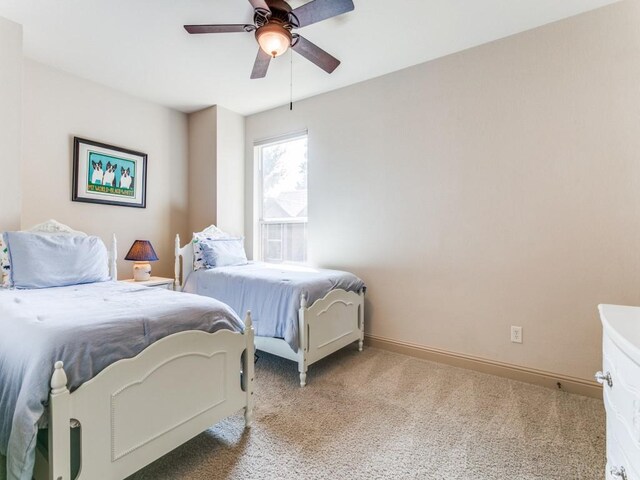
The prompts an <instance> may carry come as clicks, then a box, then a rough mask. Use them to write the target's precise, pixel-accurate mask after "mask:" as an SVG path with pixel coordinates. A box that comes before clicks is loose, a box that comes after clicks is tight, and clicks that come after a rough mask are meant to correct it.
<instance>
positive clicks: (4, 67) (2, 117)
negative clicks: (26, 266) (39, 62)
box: [0, 17, 22, 229]
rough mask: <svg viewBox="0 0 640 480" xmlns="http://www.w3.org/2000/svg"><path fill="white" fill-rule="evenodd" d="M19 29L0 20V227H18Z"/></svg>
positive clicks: (20, 64)
mask: <svg viewBox="0 0 640 480" xmlns="http://www.w3.org/2000/svg"><path fill="white" fill-rule="evenodd" d="M21 119H22V27H21V26H20V25H18V24H17V23H13V22H10V21H9V20H5V19H4V18H2V17H0V172H2V173H0V178H1V179H2V180H1V181H0V204H1V206H0V225H1V227H0V228H2V229H15V228H18V227H19V226H20V201H21V191H20V186H21V185H20V180H19V179H20V147H21V134H22V133H21V132H22V120H21Z"/></svg>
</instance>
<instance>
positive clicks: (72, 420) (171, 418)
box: [0, 222, 254, 480]
mask: <svg viewBox="0 0 640 480" xmlns="http://www.w3.org/2000/svg"><path fill="white" fill-rule="evenodd" d="M36 231H37V232H49V233H51V232H52V231H53V232H57V233H58V234H65V232H67V233H68V234H69V235H71V234H73V233H79V232H72V231H71V230H70V229H69V230H65V229H64V228H60V224H57V223H55V222H53V223H51V222H48V223H46V224H43V225H41V226H39V227H38V228H37V229H36ZM109 254H110V260H109V265H110V275H111V278H112V279H115V278H116V266H115V265H116V263H115V259H116V258H117V255H116V246H115V238H114V242H113V245H112V247H111V249H110V252H109ZM47 296H48V297H50V298H49V300H50V303H49V304H47V302H46V298H45V297H47ZM83 296H84V297H86V298H85V300H87V298H88V297H92V298H93V299H94V302H93V304H90V303H89V304H87V305H84V304H83V303H82V302H83ZM67 297H69V298H71V299H72V302H73V303H69V304H68V305H69V307H68V308H66V307H63V306H62V304H61V303H60V302H63V300H62V299H64V298H67ZM102 297H104V298H102ZM114 297H115V298H114ZM52 298H54V299H55V298H57V299H58V300H59V302H58V303H56V302H55V301H52V300H51V299H52ZM123 299H124V300H126V301H122V300H123ZM114 300H120V302H116V301H114ZM96 304H97V305H96ZM91 305H93V306H91ZM169 305H171V307H169ZM96 307H97V308H96ZM154 308H155V311H156V315H155V316H154V315H153V312H154ZM168 308H170V309H169V310H167V309H168ZM142 312H144V315H141V313H142ZM158 312H164V313H163V314H159V313H158ZM167 312H169V313H167ZM183 314H184V315H183ZM110 315H111V317H113V318H111V317H110ZM183 317H184V318H190V319H191V320H189V321H186V320H185V322H186V323H185V324H184V325H183V324H182V323H181V322H182V321H183ZM196 317H197V318H199V319H201V318H205V319H206V322H205V324H202V325H201V324H197V323H196V324H194V321H193V318H196ZM129 318H130V320H129ZM3 322H4V323H3ZM163 322H164V323H163ZM221 322H222V323H221ZM194 325H195V327H194ZM0 326H2V328H3V335H4V340H2V339H0V346H2V350H3V351H0V365H3V368H2V369H0V398H2V397H3V394H4V398H9V399H11V398H14V399H15V402H14V403H12V404H11V405H9V407H12V408H13V409H14V411H13V414H14V415H13V417H12V418H13V422H12V421H11V418H4V421H5V422H7V421H8V422H9V424H8V428H9V430H10V435H9V447H8V450H9V451H8V453H9V456H8V462H7V466H8V472H7V474H8V478H9V479H14V478H18V479H21V480H22V479H24V480H26V479H30V478H31V476H32V475H31V469H32V470H33V477H34V478H35V479H36V480H45V479H47V480H71V479H72V478H77V479H81V480H82V479H87V480H96V479H100V480H109V479H113V480H121V479H124V478H126V477H127V476H129V475H131V474H132V473H134V472H136V471H137V470H139V469H140V468H142V467H144V466H145V465H147V464H149V463H151V462H152V461H154V460H155V459H157V458H159V457H161V456H162V455H164V454H166V453H167V452H169V451H171V450H172V449H174V448H176V447H177V446H179V445H181V444H182V443H184V442H186V441H187V440H189V439H190V438H192V437H194V436H195V435H197V434H199V433H200V432H202V431H204V430H206V429H207V428H208V427H210V426H212V425H213V424H215V423H217V422H219V421H220V420H222V419H223V418H225V417H227V416H229V415H232V414H234V413H235V412H237V411H238V410H241V409H244V413H245V421H246V425H247V426H249V425H250V424H251V420H252V412H253V381H254V378H253V377H254V370H253V369H254V365H253V362H254V338H253V328H252V322H251V316H250V315H249V314H248V315H247V317H246V319H245V324H244V328H243V326H242V322H240V321H239V319H237V316H236V315H235V314H234V313H233V312H232V311H231V310H230V309H229V308H228V307H227V306H226V305H224V304H222V303H220V302H216V301H214V300H212V299H207V298H204V297H197V296H193V295H186V294H183V293H176V292H170V291H166V290H161V289H148V288H146V287H139V286H129V285H125V284H122V283H116V282H103V283H102V284H94V285H77V286H68V287H61V288H43V289H41V290H0ZM214 330H215V331H214ZM38 331H39V333H38ZM211 331H214V333H210V332H211ZM12 332H13V333H12ZM92 332H96V333H92ZM117 334H119V335H120V337H118V336H117ZM12 335H13V337H12ZM27 335H29V336H31V335H36V336H37V335H40V336H41V337H42V338H43V339H44V340H43V341H42V342H36V343H33V344H30V345H25V344H20V342H22V341H24V338H25V337H26V336H27ZM125 337H126V338H133V339H134V340H135V341H134V340H132V341H131V342H130V343H129V344H127V343H126V342H123V343H122V345H124V346H125V347H126V348H125V347H122V348H120V344H119V343H118V342H120V341H121V339H122V338H125ZM159 337H161V338H159ZM136 339H137V340H136ZM3 342H4V343H3ZM109 344H112V346H114V347H115V346H118V348H120V350H122V349H124V350H125V353H126V352H129V353H131V352H134V353H135V352H139V353H137V354H136V355H135V356H131V357H128V358H118V359H117V360H115V361H112V362H111V360H114V359H115V358H117V357H118V355H120V354H121V353H122V352H117V351H116V352H115V353H114V352H112V351H111V350H104V348H105V345H106V346H109ZM12 345H15V346H16V348H12ZM129 347H130V348H129ZM29 348H32V349H33V352H34V355H36V354H38V355H43V358H49V356H50V357H51V359H52V360H51V362H50V363H46V362H48V361H49V360H46V361H43V360H42V358H40V359H38V361H37V363H35V364H31V363H29V362H30V360H29V358H30V356H29V355H26V354H25V351H26V350H28V349H29ZM101 348H102V349H103V350H101ZM127 348H129V350H126V349H127ZM116 350H118V349H116ZM105 352H108V353H107V354H105ZM45 354H46V355H45ZM54 355H55V357H54ZM67 357H68V358H72V359H74V361H73V362H72V363H70V364H63V362H62V361H61V360H63V359H64V358H67ZM105 357H107V358H110V360H109V361H110V363H109V365H106V366H105V368H103V369H100V366H98V365H95V362H97V361H100V360H101V359H104V358H105ZM112 357H113V358H112ZM76 360H77V361H76ZM12 361H13V362H14V363H16V365H20V366H24V367H25V368H24V370H25V372H23V373H22V374H18V373H16V371H20V368H10V365H9V363H10V362H12ZM21 361H22V362H23V363H22V364H21V363H20V362H21ZM34 365H35V367H34ZM45 365H46V366H45ZM29 368H30V369H31V370H29ZM97 370H99V371H97ZM96 371H97V372H96ZM12 375H13V377H12ZM20 375H22V376H20ZM89 377H91V378H90V379H88V378H89ZM47 378H50V391H49V393H48V404H46V405H44V404H45V403H46V397H47V391H48V387H47V385H46V383H47V381H46V379H47ZM12 380H14V381H12ZM42 380H44V382H43V381H42ZM20 382H22V385H20ZM43 383H44V384H43ZM3 389H4V390H3ZM21 389H22V390H21ZM40 389H44V390H43V392H44V398H39V397H38V395H37V391H39V390H40ZM14 391H15V392H14ZM16 392H17V393H16ZM14 393H16V394H15V395H14ZM25 393H28V394H29V395H30V396H32V397H33V398H28V399H27V401H26V402H23V400H22V398H23V396H24V395H25ZM21 402H23V403H21ZM9 407H7V405H2V404H0V408H9ZM39 409H42V410H44V414H43V415H41V418H40V419H38V424H40V425H41V426H42V423H43V422H44V421H45V420H48V442H45V443H47V447H46V449H45V448H43V447H42V446H41V445H38V446H36V437H35V435H33V434H34V433H35V432H32V431H31V429H35V428H37V424H36V425H34V424H33V422H32V421H30V420H28V418H29V415H38V414H39V413H40V411H39ZM7 412H8V410H7V411H1V412H0V416H1V415H5V417H8V416H9V413H7ZM34 418H35V417H34ZM21 422H22V423H21ZM11 423H13V430H11V428H12V427H11ZM0 426H2V427H4V430H2V431H6V430H7V424H6V423H5V424H3V425H0ZM72 427H73V428H72ZM76 429H77V430H76ZM74 431H77V432H79V435H76V438H79V440H78V447H77V450H78V451H75V452H72V441H71V438H72V437H73V436H74V435H72V433H73V432H74ZM12 436H13V437H12ZM21 441H22V442H21ZM23 448H24V452H23V450H22V449H23ZM34 451H35V452H34ZM12 454H13V459H14V460H11V457H12ZM23 454H24V458H22V457H23ZM34 454H35V466H34ZM72 457H75V458H78V459H79V461H78V462H77V463H78V465H76V466H75V468H74V469H73V470H77V476H72V461H71V459H72Z"/></svg>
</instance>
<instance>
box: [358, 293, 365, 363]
mask: <svg viewBox="0 0 640 480" xmlns="http://www.w3.org/2000/svg"><path fill="white" fill-rule="evenodd" d="M358 294H359V295H360V308H359V310H358V316H359V318H358V327H359V328H360V340H358V351H360V352H361V351H362V350H363V348H364V290H360V292H359V293H358Z"/></svg>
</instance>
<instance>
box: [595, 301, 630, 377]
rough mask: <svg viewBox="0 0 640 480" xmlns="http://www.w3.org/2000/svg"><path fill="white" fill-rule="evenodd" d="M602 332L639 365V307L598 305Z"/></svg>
mask: <svg viewBox="0 0 640 480" xmlns="http://www.w3.org/2000/svg"><path fill="white" fill-rule="evenodd" d="M598 310H599V311H600V319H601V320H602V326H603V328H604V332H605V334H606V335H608V336H609V337H610V338H611V340H613V341H614V342H615V343H616V344H617V345H618V347H619V348H620V349H621V350H622V351H624V352H625V353H626V354H627V355H628V356H629V357H631V358H632V359H633V360H634V361H635V362H636V363H637V364H639V365H640V307H625V306H622V305H598Z"/></svg>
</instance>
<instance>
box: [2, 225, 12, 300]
mask: <svg viewBox="0 0 640 480" xmlns="http://www.w3.org/2000/svg"><path fill="white" fill-rule="evenodd" d="M0 270H1V272H0V288H11V259H10V258H9V248H8V247H7V243H6V242H5V240H4V234H3V233H0Z"/></svg>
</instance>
